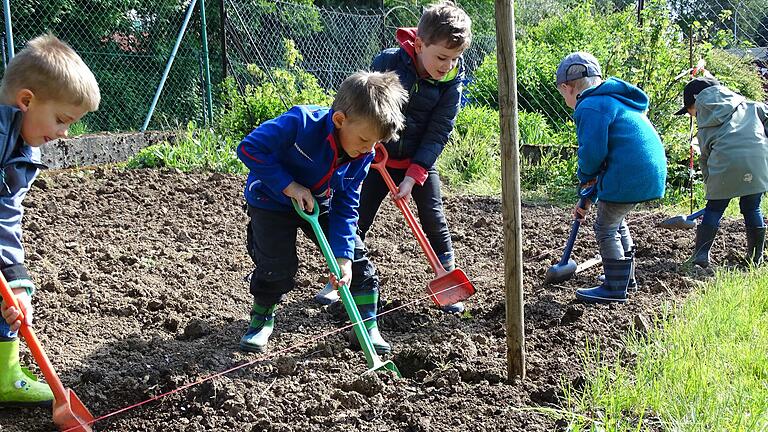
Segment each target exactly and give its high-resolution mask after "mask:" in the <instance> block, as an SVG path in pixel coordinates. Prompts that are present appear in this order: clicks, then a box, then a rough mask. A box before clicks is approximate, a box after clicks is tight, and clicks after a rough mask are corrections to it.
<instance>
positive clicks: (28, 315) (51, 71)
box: [0, 34, 101, 406]
mask: <svg viewBox="0 0 768 432" xmlns="http://www.w3.org/2000/svg"><path fill="white" fill-rule="evenodd" d="M100 100H101V95H100V93H99V86H98V84H97V83H96V79H95V78H94V76H93V73H91V71H90V69H88V66H86V65H85V63H84V62H83V60H82V59H81V58H80V56H79V55H77V53H76V52H75V51H74V50H73V49H72V48H71V47H70V46H69V45H67V44H66V43H64V42H62V41H60V40H59V39H57V38H56V37H55V36H53V35H51V34H46V35H43V36H39V37H37V38H35V39H32V40H31V41H29V43H27V46H26V47H24V49H23V50H21V51H20V52H19V53H18V54H17V55H16V56H15V57H14V58H13V59H12V60H11V61H10V62H9V63H8V67H7V68H6V70H5V75H4V76H3V79H2V83H0V103H1V105H0V179H2V184H0V270H1V271H2V273H3V276H4V277H5V279H6V281H8V285H9V286H10V287H11V289H12V290H13V293H14V294H15V295H16V299H17V300H18V302H19V304H20V305H21V307H22V308H23V309H24V311H25V315H24V318H25V322H26V323H27V324H28V325H31V323H32V304H31V297H32V295H33V294H34V292H35V285H34V283H33V282H32V280H31V278H30V276H29V273H28V272H27V269H26V267H25V266H24V247H23V245H22V243H21V237H22V232H21V218H22V215H23V214H24V209H23V207H22V205H21V202H22V201H23V200H24V197H25V196H26V194H27V191H29V188H30V186H31V185H32V182H33V181H34V179H35V177H36V176H37V174H38V172H39V169H40V167H42V166H43V165H42V163H41V162H40V149H39V147H40V146H41V145H43V144H44V143H46V142H48V141H51V140H53V139H56V138H63V137H66V136H67V130H68V128H69V126H70V125H71V124H72V123H74V122H76V121H78V120H80V119H81V118H82V117H83V116H84V115H85V114H86V113H88V112H90V111H95V110H96V109H98V107H99V101H100ZM0 310H2V315H3V318H4V319H5V320H0V406H3V405H13V406H19V405H21V406H24V405H49V404H50V403H51V401H52V400H53V394H52V393H51V390H50V388H49V387H48V385H46V384H44V383H40V382H37V381H36V380H35V379H34V377H32V375H31V374H30V373H29V371H27V370H25V369H22V368H21V367H20V365H19V340H18V338H17V332H18V330H19V328H20V327H21V321H20V320H19V311H18V310H16V308H14V307H7V305H5V304H4V303H3V305H2V307H1V308H0Z"/></svg>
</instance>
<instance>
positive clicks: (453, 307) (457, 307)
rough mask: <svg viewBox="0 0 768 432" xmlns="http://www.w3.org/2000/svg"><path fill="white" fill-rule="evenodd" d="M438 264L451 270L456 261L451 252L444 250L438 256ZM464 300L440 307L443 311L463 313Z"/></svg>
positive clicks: (446, 269)
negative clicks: (444, 251)
mask: <svg viewBox="0 0 768 432" xmlns="http://www.w3.org/2000/svg"><path fill="white" fill-rule="evenodd" d="M440 264H442V266H443V268H444V269H445V271H448V272H449V271H452V270H453V269H455V268H456V261H454V259H453V252H446V253H444V254H442V255H441V256H440ZM464 309H465V307H464V302H456V303H454V304H450V305H447V306H443V307H442V308H440V310H442V311H443V312H445V313H452V314H454V313H455V314H460V313H464Z"/></svg>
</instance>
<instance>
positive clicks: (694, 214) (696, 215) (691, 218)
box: [686, 208, 706, 221]
mask: <svg viewBox="0 0 768 432" xmlns="http://www.w3.org/2000/svg"><path fill="white" fill-rule="evenodd" d="M705 210H706V209H705V208H703V209H701V210H699V211H697V212H696V213H693V214H691V215H689V216H688V217H686V219H688V220H689V221H692V220H696V219H698V218H700V217H701V216H702V215H704V211H705Z"/></svg>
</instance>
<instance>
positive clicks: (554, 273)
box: [544, 186, 595, 284]
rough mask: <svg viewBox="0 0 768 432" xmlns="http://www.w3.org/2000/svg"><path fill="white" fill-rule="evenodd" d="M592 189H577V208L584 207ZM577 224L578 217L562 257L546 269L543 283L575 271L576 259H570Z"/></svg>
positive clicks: (558, 280)
mask: <svg viewBox="0 0 768 432" xmlns="http://www.w3.org/2000/svg"><path fill="white" fill-rule="evenodd" d="M594 191H595V187H594V186H590V187H587V188H584V189H582V190H581V191H579V208H581V209H585V208H586V206H587V201H589V200H590V197H591V196H592V194H593V193H594ZM579 226H581V222H579V220H578V219H574V220H573V224H572V225H571V234H570V236H569V237H568V241H567V242H566V243H565V249H564V250H563V257H562V258H561V259H560V262H558V263H557V264H555V265H553V266H551V267H549V268H548V269H547V273H546V275H545V276H544V283H545V284H548V283H559V282H563V281H566V280H568V279H570V278H571V276H573V275H574V274H575V273H576V269H577V265H576V261H574V260H573V259H571V251H573V244H574V243H575V242H576V236H577V235H578V234H579Z"/></svg>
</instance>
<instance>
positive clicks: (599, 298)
mask: <svg viewBox="0 0 768 432" xmlns="http://www.w3.org/2000/svg"><path fill="white" fill-rule="evenodd" d="M633 261H634V260H633V259H632V258H629V259H627V258H625V259H620V260H614V259H608V258H606V259H604V260H603V269H604V270H605V282H603V284H602V285H599V286H596V287H593V288H582V289H578V290H576V298H578V299H579V300H581V301H583V302H586V303H625V302H626V301H627V285H629V277H630V274H631V273H632V262H633Z"/></svg>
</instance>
